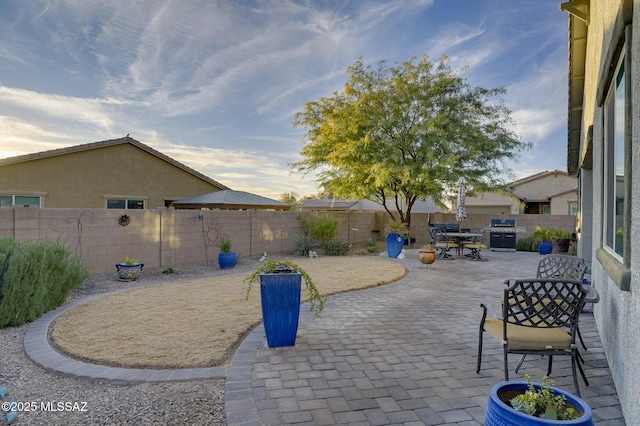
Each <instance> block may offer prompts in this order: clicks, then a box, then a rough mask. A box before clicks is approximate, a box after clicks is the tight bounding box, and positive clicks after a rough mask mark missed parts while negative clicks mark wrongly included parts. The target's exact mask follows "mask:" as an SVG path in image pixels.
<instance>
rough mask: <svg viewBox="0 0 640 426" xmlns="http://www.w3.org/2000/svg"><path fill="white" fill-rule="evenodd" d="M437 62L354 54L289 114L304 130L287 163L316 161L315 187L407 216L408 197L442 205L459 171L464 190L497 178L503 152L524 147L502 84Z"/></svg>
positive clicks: (306, 166)
mask: <svg viewBox="0 0 640 426" xmlns="http://www.w3.org/2000/svg"><path fill="white" fill-rule="evenodd" d="M446 61H447V59H446V57H442V58H441V59H440V60H439V61H438V62H437V63H432V62H430V61H429V59H428V56H427V55H426V54H425V55H424V56H423V57H422V59H421V60H420V61H419V62H418V63H415V62H416V58H411V59H409V60H408V61H406V62H402V63H394V66H392V67H389V66H387V65H386V63H385V62H384V61H382V62H380V63H379V64H378V66H377V68H373V67H371V66H365V65H364V64H363V63H362V58H360V59H358V60H357V61H356V62H355V64H353V65H352V66H350V67H349V68H348V69H347V72H348V74H349V76H348V80H347V82H346V83H345V85H344V89H343V90H342V91H341V92H335V93H334V94H333V95H332V96H331V97H327V98H320V99H318V100H317V101H310V102H307V103H306V104H305V106H304V110H303V111H302V112H298V113H297V114H296V115H295V121H294V123H293V125H294V127H304V128H305V129H307V132H306V134H305V135H304V137H303V141H302V142H303V149H302V152H301V154H302V157H303V160H302V161H300V162H297V163H295V164H293V165H292V166H293V168H295V169H297V170H298V171H301V172H305V173H306V172H308V171H311V170H316V171H317V182H318V184H319V185H321V186H323V187H324V190H325V191H327V192H330V193H333V194H334V195H335V196H336V197H342V198H356V199H369V200H372V201H375V202H377V203H379V204H381V205H382V206H383V207H384V209H385V210H386V211H387V213H388V214H389V215H390V216H391V218H392V219H393V220H400V221H402V222H405V223H407V224H408V225H410V224H411V209H412V207H413V205H414V203H415V202H416V201H417V200H419V199H427V197H432V198H433V200H434V201H435V202H436V203H439V204H442V203H443V201H444V200H446V199H447V197H449V196H450V194H452V193H453V191H454V190H455V188H456V185H457V182H458V179H459V178H460V176H464V177H465V179H466V181H467V192H468V193H469V194H470V195H473V194H474V193H477V192H482V191H487V190H489V189H495V188H499V187H500V186H501V185H504V182H503V180H502V178H501V176H504V175H505V174H507V173H508V172H509V171H510V170H509V169H508V168H507V167H506V165H505V160H508V159H516V158H517V157H518V155H519V153H520V152H521V151H522V150H524V149H526V148H528V147H529V144H528V143H524V142H522V141H520V140H519V139H518V137H517V136H516V135H515V133H514V132H513V131H512V130H511V129H512V127H513V126H512V125H513V123H512V120H511V111H510V110H509V109H508V108H507V107H506V106H505V105H504V101H503V99H502V97H503V96H504V94H505V93H506V90H505V89H504V88H495V89H487V88H484V87H480V86H478V87H471V86H470V84H469V83H468V82H467V80H466V79H464V78H462V77H460V76H458V75H457V73H456V72H455V71H454V70H452V69H451V67H449V66H448V65H447V63H446Z"/></svg>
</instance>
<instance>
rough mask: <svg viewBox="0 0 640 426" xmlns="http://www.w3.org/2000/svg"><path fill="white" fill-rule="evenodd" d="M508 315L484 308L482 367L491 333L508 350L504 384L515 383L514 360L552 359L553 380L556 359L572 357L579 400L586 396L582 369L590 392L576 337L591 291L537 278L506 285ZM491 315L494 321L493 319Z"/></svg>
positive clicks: (504, 306) (574, 282)
mask: <svg viewBox="0 0 640 426" xmlns="http://www.w3.org/2000/svg"><path fill="white" fill-rule="evenodd" d="M505 284H506V285H507V288H506V289H505V290H504V294H503V299H502V300H503V302H502V315H501V316H498V315H496V314H495V313H494V312H493V310H492V309H491V307H490V306H489V305H487V304H484V303H482V304H481V305H480V306H481V307H482V309H483V313H482V320H481V321H480V335H479V342H478V365H477V368H476V373H480V366H481V363H482V339H483V335H484V333H485V332H487V333H488V334H489V336H491V337H492V338H493V339H495V340H496V341H497V342H499V343H500V344H501V345H502V348H503V353H504V378H505V380H509V365H508V355H509V354H522V355H527V354H537V355H547V356H548V357H549V364H548V367H547V375H550V374H551V367H552V363H553V357H554V356H555V355H565V356H570V357H571V369H572V373H573V383H574V386H575V388H576V394H577V395H578V396H580V388H579V386H578V377H577V371H576V369H579V370H580V374H581V376H582V379H583V380H584V383H585V385H586V386H589V382H588V381H587V377H586V376H585V374H584V370H583V369H582V365H581V363H580V362H579V361H578V356H579V354H578V348H577V345H576V332H577V326H578V318H579V316H580V312H581V311H582V307H583V306H584V303H585V297H586V295H587V293H588V291H587V290H586V289H585V288H584V287H583V286H582V283H581V282H580V281H578V280H569V279H556V278H542V279H540V278H535V279H534V278H532V279H520V280H507V281H505ZM488 312H491V313H492V316H489V317H488V316H487V313H488Z"/></svg>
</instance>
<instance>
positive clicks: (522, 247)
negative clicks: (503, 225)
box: [516, 237, 536, 251]
mask: <svg viewBox="0 0 640 426" xmlns="http://www.w3.org/2000/svg"><path fill="white" fill-rule="evenodd" d="M535 243H536V239H535V238H533V237H521V238H518V240H517V241H516V250H517V251H535Z"/></svg>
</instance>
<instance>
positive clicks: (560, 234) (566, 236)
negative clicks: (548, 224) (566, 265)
mask: <svg viewBox="0 0 640 426" xmlns="http://www.w3.org/2000/svg"><path fill="white" fill-rule="evenodd" d="M553 237H554V238H553V247H554V248H555V249H556V252H558V253H567V252H568V251H569V245H571V234H570V233H568V232H566V231H562V230H556V231H555V233H554V235H553Z"/></svg>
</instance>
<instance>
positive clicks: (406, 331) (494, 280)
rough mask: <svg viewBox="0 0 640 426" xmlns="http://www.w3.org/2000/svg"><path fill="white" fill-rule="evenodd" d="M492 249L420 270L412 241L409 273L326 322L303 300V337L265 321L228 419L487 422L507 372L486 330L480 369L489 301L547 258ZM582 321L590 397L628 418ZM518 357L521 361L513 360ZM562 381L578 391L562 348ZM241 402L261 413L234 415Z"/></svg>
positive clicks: (593, 333) (557, 369) (335, 300)
mask: <svg viewBox="0 0 640 426" xmlns="http://www.w3.org/2000/svg"><path fill="white" fill-rule="evenodd" d="M483 254H485V253H484V252H483ZM485 257H487V258H488V259H489V261H488V262H473V261H469V260H462V259H460V260H450V261H446V260H438V261H437V262H436V263H435V264H433V265H432V267H431V268H420V264H419V262H418V260H417V252H415V251H412V250H409V251H408V253H406V256H405V259H395V260H390V261H394V262H400V263H401V264H403V265H404V266H405V267H406V268H407V269H408V270H409V274H407V276H406V277H405V278H403V279H402V280H400V281H399V282H397V283H393V284H390V285H385V286H381V287H376V288H371V289H366V290H362V291H357V292H350V293H344V294H339V295H335V296H331V297H330V298H329V300H328V302H327V305H326V308H325V310H324V312H323V313H322V315H321V316H320V318H318V319H316V320H312V318H311V315H309V314H308V313H307V312H306V310H304V309H302V310H301V311H303V313H302V314H301V318H300V326H299V330H298V337H297V341H296V345H295V346H292V347H285V348H269V347H268V346H267V344H266V338H265V336H264V329H263V328H262V327H258V328H256V329H255V330H254V331H253V332H252V333H251V334H250V335H249V336H248V338H247V340H245V341H244V342H242V344H241V346H240V349H239V351H242V353H245V354H246V353H251V354H253V362H247V359H246V358H243V359H242V365H241V366H240V365H237V364H236V358H235V357H234V359H233V360H232V361H231V369H230V370H229V371H228V372H227V382H226V383H227V385H226V386H227V390H232V389H233V388H234V387H235V386H238V383H239V382H241V383H245V385H246V387H247V388H250V389H252V392H250V394H249V393H245V394H244V395H243V397H247V399H248V400H249V405H248V406H247V407H250V408H242V409H237V411H234V410H236V408H235V407H237V406H233V405H231V404H230V403H229V402H228V403H227V405H226V410H227V416H228V418H227V420H228V424H229V425H245V424H249V423H248V422H258V423H261V424H265V425H270V424H305V423H306V422H308V421H309V419H311V424H323V425H330V424H351V425H355V424H362V425H378V424H406V425H410V424H416V425H417V424H426V425H439V424H459V425H473V424H476V425H479V424H482V422H483V419H484V410H485V409H486V405H487V400H488V397H489V392H490V390H491V387H492V386H493V385H494V384H496V383H498V382H500V381H502V380H503V379H504V373H503V371H502V349H501V347H500V345H498V344H497V343H496V342H494V341H493V340H492V339H491V338H488V337H486V336H485V339H484V348H483V362H482V370H481V371H480V374H476V372H475V368H476V360H477V358H476V357H477V351H478V330H479V323H480V318H481V314H482V312H481V309H480V303H481V302H488V303H490V304H492V305H493V306H494V308H498V307H499V306H500V296H501V294H502V289H503V288H504V287H503V284H502V283H503V281H504V280H505V279H507V278H526V277H530V276H534V275H535V271H536V267H537V263H538V261H539V260H540V255H538V254H536V253H520V252H517V253H512V252H489V251H487V253H486V256H485ZM580 329H581V332H582V335H583V337H584V338H585V342H586V344H587V347H588V350H587V351H582V354H583V357H584V359H585V371H586V372H587V377H588V378H589V379H590V381H591V386H590V387H585V386H584V384H583V383H582V382H581V383H580V384H581V393H582V398H583V399H585V400H586V401H587V403H589V404H590V405H591V407H592V408H593V412H594V420H595V421H596V423H606V424H620V425H624V424H625V421H624V418H623V416H622V411H621V408H620V405H619V402H618V399H617V394H616V391H615V386H613V382H612V379H611V374H610V372H609V369H608V365H607V362H606V358H605V355H604V351H603V350H602V344H601V342H600V339H599V336H598V333H597V329H596V327H595V321H594V319H593V314H592V313H590V312H585V313H583V314H582V316H581V320H580ZM238 361H240V360H238ZM517 361H518V358H517V357H516V356H513V358H510V366H511V367H512V369H513V368H515V365H516V363H517ZM546 364H547V362H546V360H544V359H542V357H536V356H529V357H527V360H526V362H525V363H524V364H523V366H522V368H521V369H520V372H519V374H516V373H514V372H513V370H512V371H511V372H510V377H509V378H510V379H522V378H523V376H524V374H529V375H530V376H531V377H532V378H533V379H534V380H536V381H539V380H540V379H541V378H542V376H543V375H544V374H545V373H546ZM552 379H553V380H554V381H555V384H556V386H559V387H563V388H566V389H568V390H570V391H571V392H574V390H573V379H572V376H571V368H570V360H569V357H555V359H554V368H553V372H552ZM292 395H293V396H292ZM245 402H246V401H245ZM273 402H275V404H269V403H273ZM251 403H253V404H255V405H252V404H251ZM243 406H244V405H243ZM256 407H260V408H256ZM294 409H295V410H298V411H297V414H296V415H293V414H292V413H293V411H292V410H294ZM238 411H244V412H249V411H250V412H251V414H252V415H253V416H254V417H252V416H244V418H243V420H241V421H238V422H234V421H232V419H233V418H234V417H235V414H236V413H237V412H238Z"/></svg>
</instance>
